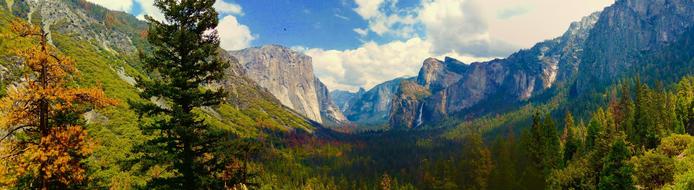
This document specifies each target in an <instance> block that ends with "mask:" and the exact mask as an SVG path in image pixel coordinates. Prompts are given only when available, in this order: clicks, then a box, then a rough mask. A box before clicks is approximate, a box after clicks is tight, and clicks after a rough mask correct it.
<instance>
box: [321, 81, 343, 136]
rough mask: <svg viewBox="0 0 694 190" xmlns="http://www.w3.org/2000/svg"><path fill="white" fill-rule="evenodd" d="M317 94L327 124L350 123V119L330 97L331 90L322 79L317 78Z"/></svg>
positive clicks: (322, 116)
mask: <svg viewBox="0 0 694 190" xmlns="http://www.w3.org/2000/svg"><path fill="white" fill-rule="evenodd" d="M315 81H316V82H315V83H316V84H315V85H316V95H318V104H319V108H320V115H321V120H323V124H324V125H327V126H341V125H345V124H347V123H349V120H347V118H346V117H345V115H343V114H342V110H340V108H339V107H337V105H336V104H335V102H334V101H333V99H332V97H330V90H329V89H328V87H327V86H325V84H323V82H321V81H320V79H318V78H316V80H315Z"/></svg>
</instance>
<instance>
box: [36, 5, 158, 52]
mask: <svg viewBox="0 0 694 190" xmlns="http://www.w3.org/2000/svg"><path fill="white" fill-rule="evenodd" d="M26 3H27V5H28V8H29V12H28V13H27V19H28V20H30V21H32V22H33V21H36V20H38V21H39V22H40V23H37V24H40V25H41V26H42V28H43V29H44V30H46V31H56V32H60V33H63V34H73V36H74V37H76V38H78V39H81V40H87V41H90V40H91V41H93V42H95V45H97V46H99V47H101V48H103V49H105V50H108V51H110V52H111V53H114V54H120V53H127V54H131V53H136V51H137V50H136V48H135V45H134V44H133V41H132V40H131V37H130V36H129V35H128V34H127V33H126V32H125V31H122V30H124V27H123V26H133V25H134V26H135V27H136V28H146V26H147V25H146V24H145V23H143V22H138V21H134V20H132V19H135V18H134V17H132V16H129V15H126V13H121V12H113V11H107V10H106V9H104V8H102V7H98V6H93V5H91V4H89V3H86V2H81V1H65V0H27V1H26ZM87 7H88V8H87ZM85 9H94V11H93V12H97V13H101V12H103V13H105V14H103V15H96V14H93V12H88V11H86V10H85ZM99 17H100V18H99ZM127 18H129V19H131V21H132V22H128V24H121V25H119V26H118V24H116V23H118V22H122V21H123V20H122V19H127ZM102 20H103V21H102ZM130 24H132V25H130ZM119 27H120V28H119ZM50 39H51V38H50V36H49V41H51V40H50Z"/></svg>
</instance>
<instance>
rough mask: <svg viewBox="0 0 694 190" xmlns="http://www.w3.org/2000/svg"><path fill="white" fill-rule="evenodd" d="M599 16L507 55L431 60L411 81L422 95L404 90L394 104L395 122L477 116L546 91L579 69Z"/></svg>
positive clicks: (413, 124) (397, 124) (409, 124)
mask: <svg viewBox="0 0 694 190" xmlns="http://www.w3.org/2000/svg"><path fill="white" fill-rule="evenodd" d="M597 15H598V14H597V13H596V14H593V15H591V16H588V17H585V18H583V20H581V21H580V22H576V23H573V24H572V25H571V27H570V29H569V31H567V32H566V33H565V34H564V35H563V36H562V37H559V38H555V39H553V40H548V41H545V42H541V43H538V44H537V45H535V46H533V47H532V48H530V49H527V50H521V51H519V52H517V53H514V54H512V55H511V56H509V57H508V58H505V59H496V60H492V61H488V62H476V63H472V64H469V65H468V64H464V63H462V62H460V61H457V60H455V59H453V58H446V59H445V60H444V61H439V60H436V59H433V58H429V59H426V60H425V61H424V63H423V65H422V68H421V70H420V72H419V76H417V83H416V84H408V86H410V87H409V88H410V89H418V90H414V92H417V93H418V95H412V94H411V93H412V92H406V91H401V94H399V95H398V96H397V97H398V98H397V99H396V100H397V101H400V102H402V103H399V104H396V105H395V106H394V107H393V110H394V112H393V113H392V114H391V118H390V124H391V125H392V126H393V127H395V128H413V127H418V126H421V125H422V124H426V123H435V122H438V121H442V120H444V119H446V118H447V117H449V116H452V115H456V116H460V117H474V116H477V115H481V114H485V113H489V112H492V111H496V110H503V109H504V107H505V106H511V105H515V104H517V103H518V102H522V101H526V100H529V99H530V98H532V97H534V96H536V95H539V94H542V93H545V92H547V91H548V90H549V89H551V88H552V87H555V86H556V83H557V81H558V80H557V79H559V78H562V79H565V78H571V76H572V75H573V74H574V73H575V72H576V70H577V66H578V65H579V63H580V60H579V58H578V54H579V53H580V51H581V50H582V49H581V48H582V43H583V42H584V41H585V39H586V36H587V35H586V33H587V31H589V30H590V29H591V28H592V26H593V24H594V23H595V21H596V20H597ZM560 68H561V71H560ZM415 85H417V86H415ZM421 89H426V90H425V91H426V92H427V93H428V95H427V94H426V93H421V92H419V91H422V90H421ZM408 93H410V94H408ZM395 110H397V111H395Z"/></svg>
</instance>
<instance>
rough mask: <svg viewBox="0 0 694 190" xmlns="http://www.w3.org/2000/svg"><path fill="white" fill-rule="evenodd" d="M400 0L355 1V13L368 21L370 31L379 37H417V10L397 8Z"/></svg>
mask: <svg viewBox="0 0 694 190" xmlns="http://www.w3.org/2000/svg"><path fill="white" fill-rule="evenodd" d="M397 2H398V0H355V4H356V5H357V7H356V8H354V11H355V12H356V13H357V14H358V15H359V16H361V17H362V18H363V19H364V20H366V21H367V22H368V24H369V28H368V29H369V30H370V31H372V32H374V33H376V34H377V35H379V36H383V35H393V36H396V37H400V38H403V39H405V38H411V37H415V36H416V34H415V30H414V24H416V23H417V20H416V18H415V16H414V15H415V14H413V13H414V12H415V11H416V10H414V9H412V10H410V9H399V8H397V6H396V5H397Z"/></svg>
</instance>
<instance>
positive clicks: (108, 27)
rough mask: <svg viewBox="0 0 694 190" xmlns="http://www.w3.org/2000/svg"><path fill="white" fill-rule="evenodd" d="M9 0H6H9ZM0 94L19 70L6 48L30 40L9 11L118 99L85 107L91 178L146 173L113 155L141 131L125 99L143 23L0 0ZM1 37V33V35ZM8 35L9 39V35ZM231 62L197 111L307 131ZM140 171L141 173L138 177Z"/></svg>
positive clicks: (244, 133) (57, 5)
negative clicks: (223, 93)
mask: <svg viewBox="0 0 694 190" xmlns="http://www.w3.org/2000/svg"><path fill="white" fill-rule="evenodd" d="M10 3H12V5H9V4H10ZM0 5H2V6H0V7H1V8H0V36H3V40H2V41H0V50H1V51H0V60H2V61H0V89H1V90H0V96H3V94H4V93H5V91H6V90H12V88H14V87H13V85H14V84H16V83H17V82H19V81H18V79H19V78H20V76H18V74H17V73H18V72H17V71H18V70H19V69H21V68H20V67H19V65H20V64H19V63H20V62H21V60H17V59H16V58H15V57H14V55H13V53H12V52H13V50H14V49H17V48H25V47H28V46H29V45H30V44H31V43H30V42H27V41H22V40H20V39H18V38H16V37H12V36H16V35H17V34H14V33H13V32H12V31H11V28H10V27H9V23H10V21H12V20H14V19H20V20H24V21H26V20H28V19H30V20H31V22H33V23H36V24H40V25H42V26H43V27H44V29H45V30H48V31H49V32H50V34H51V35H50V39H51V42H52V44H53V45H55V46H56V47H57V49H59V50H60V53H61V54H64V55H66V56H69V57H71V58H73V59H74V61H75V62H76V66H77V69H78V70H79V71H80V76H79V80H78V81H77V83H78V85H83V86H101V87H102V88H103V90H104V91H105V92H106V94H107V96H109V97H112V98H115V99H117V100H118V102H119V104H118V105H117V106H115V107H112V108H107V109H103V110H95V111H93V112H90V114H87V115H85V116H84V117H85V119H86V120H87V122H88V123H89V127H88V131H89V133H90V134H91V135H92V136H93V137H94V139H95V140H96V141H97V142H98V144H99V145H100V146H99V147H98V148H97V149H96V150H95V153H94V154H93V155H92V156H91V157H90V158H89V159H88V164H89V165H90V166H91V167H94V168H101V169H99V170H95V171H94V172H95V173H94V174H93V175H94V176H95V178H96V179H99V180H100V182H99V183H98V185H99V186H102V187H108V186H112V187H118V186H121V185H126V184H131V183H142V182H143V181H142V180H144V179H146V178H147V177H146V176H139V175H136V174H135V173H133V172H134V171H129V170H125V169H124V168H121V166H120V164H119V163H120V162H122V161H124V160H128V159H132V158H134V157H135V156H136V155H132V154H130V152H131V151H132V149H133V146H134V145H135V144H138V143H141V142H142V140H144V139H146V138H148V136H147V135H143V134H142V132H141V131H140V128H139V127H138V116H137V114H136V113H135V112H134V111H132V110H131V109H130V108H129V104H128V101H145V100H142V99H140V98H139V96H138V92H137V89H136V88H135V87H134V86H133V85H134V81H135V80H134V78H136V77H147V74H145V73H144V72H143V71H142V69H141V67H142V66H141V63H140V62H139V58H138V56H137V51H138V50H143V51H147V49H148V45H147V42H146V40H145V39H144V38H143V37H144V36H143V35H146V32H145V31H146V27H147V25H146V23H144V22H142V21H140V20H138V19H136V18H135V17H134V16H132V15H129V14H125V13H122V12H115V11H110V10H107V9H104V8H102V7H100V6H97V5H94V4H91V3H88V2H86V1H81V0H74V1H72V0H71V1H63V0H49V1H43V0H42V1H2V2H0ZM5 39H7V40H5ZM15 39H16V40H15ZM227 58H228V59H229V60H230V61H231V63H232V67H230V68H229V69H228V70H227V72H226V73H227V75H226V77H225V81H224V83H223V84H222V85H223V86H224V88H225V89H226V90H227V91H228V92H229V94H228V97H227V100H228V101H227V103H225V104H222V105H220V106H218V107H214V108H209V109H204V110H200V111H201V112H204V113H205V114H203V117H205V118H206V122H209V123H211V124H213V125H214V126H216V127H217V128H219V129H222V130H228V131H232V132H233V133H235V134H237V135H238V136H240V137H253V138H257V137H263V136H267V135H268V134H272V135H276V134H275V133H288V132H291V131H296V130H299V131H307V132H312V131H314V130H315V129H316V126H318V125H317V124H315V123H313V122H311V121H310V120H308V119H305V118H303V117H302V116H300V115H299V114H298V113H296V112H294V111H292V110H290V109H288V108H286V107H284V106H282V105H281V104H280V103H279V101H278V100H277V99H275V98H274V96H272V95H271V94H270V93H269V92H266V91H265V90H264V89H262V88H260V87H259V86H257V85H256V84H255V83H254V82H253V81H252V80H250V79H248V78H246V77H245V76H243V75H241V74H240V73H242V72H244V71H243V70H242V68H241V67H240V66H239V63H238V61H236V59H235V58H233V57H227ZM143 177H144V178H143Z"/></svg>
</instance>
